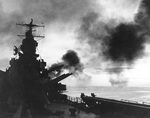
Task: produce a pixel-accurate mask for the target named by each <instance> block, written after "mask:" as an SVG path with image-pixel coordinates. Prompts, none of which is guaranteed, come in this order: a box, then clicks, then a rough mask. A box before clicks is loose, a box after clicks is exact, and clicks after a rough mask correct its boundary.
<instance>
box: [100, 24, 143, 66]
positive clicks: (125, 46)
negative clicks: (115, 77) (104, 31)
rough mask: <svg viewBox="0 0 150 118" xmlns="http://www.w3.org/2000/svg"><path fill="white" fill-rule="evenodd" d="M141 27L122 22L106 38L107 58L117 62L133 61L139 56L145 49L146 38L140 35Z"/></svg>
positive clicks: (105, 51) (105, 54) (105, 53)
mask: <svg viewBox="0 0 150 118" xmlns="http://www.w3.org/2000/svg"><path fill="white" fill-rule="evenodd" d="M139 30H140V27H139V26H138V25H135V24H132V23H129V24H125V23H121V24H119V25H118V26H117V27H115V28H114V29H113V30H111V32H110V34H109V35H110V36H108V37H107V38H105V40H104V42H105V45H103V46H105V47H106V48H105V49H106V50H104V56H105V57H106V59H108V60H110V61H113V62H115V63H132V62H134V61H135V60H136V59H137V58H139V57H140V56H141V55H142V54H143V51H144V43H145V39H144V37H143V36H139V35H138V32H139Z"/></svg>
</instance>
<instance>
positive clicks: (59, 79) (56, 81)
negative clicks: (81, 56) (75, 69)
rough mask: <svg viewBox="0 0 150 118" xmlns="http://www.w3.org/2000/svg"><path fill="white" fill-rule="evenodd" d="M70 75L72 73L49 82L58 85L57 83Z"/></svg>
mask: <svg viewBox="0 0 150 118" xmlns="http://www.w3.org/2000/svg"><path fill="white" fill-rule="evenodd" d="M70 75H72V73H67V74H63V75H60V76H59V77H57V78H55V79H53V80H52V81H51V82H53V83H58V82H59V81H61V80H63V79H65V78H67V77H69V76H70Z"/></svg>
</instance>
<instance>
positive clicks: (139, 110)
mask: <svg viewBox="0 0 150 118" xmlns="http://www.w3.org/2000/svg"><path fill="white" fill-rule="evenodd" d="M82 100H83V102H84V103H85V104H86V106H87V107H88V108H89V109H90V110H91V111H93V112H95V113H96V114H103V115H106V114H120V115H124V116H127V117H128V118H130V117H131V118H132V117H134V118H150V105H145V104H139V103H132V102H125V101H119V100H113V99H105V98H99V97H89V96H82Z"/></svg>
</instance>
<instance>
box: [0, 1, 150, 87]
mask: <svg viewBox="0 0 150 118" xmlns="http://www.w3.org/2000/svg"><path fill="white" fill-rule="evenodd" d="M139 4H140V0H95V1H94V0H93V1H92V0H0V36H1V39H0V45H1V46H0V52H1V56H0V69H2V70H5V68H6V67H8V66H9V60H10V58H12V57H13V51H12V49H13V46H14V45H17V46H19V45H20V44H21V41H22V39H21V38H19V37H17V35H18V34H19V33H22V32H20V27H16V23H19V22H27V23H29V22H30V19H31V18H33V19H34V22H35V23H38V24H40V23H44V24H45V28H44V29H42V30H40V33H41V34H44V35H45V39H41V40H39V41H38V43H39V46H38V50H37V53H39V54H40V56H41V57H42V58H43V59H44V60H45V61H46V62H47V65H48V66H50V65H51V64H53V63H56V62H60V61H61V57H62V55H63V54H65V53H66V51H67V50H69V49H72V50H75V51H76V52H77V53H78V55H79V57H80V59H81V61H82V63H83V64H84V67H85V69H84V72H85V73H86V74H88V75H89V76H91V77H92V78H91V79H87V78H84V79H83V80H82V79H80V80H77V79H76V78H74V77H72V78H68V79H66V80H65V81H64V82H65V83H67V84H68V85H97V86H99V85H100V86H105V85H106V86H110V85H111V84H110V82H109V81H110V78H112V79H114V80H115V79H116V78H117V79H118V75H116V74H114V73H111V74H110V73H108V72H107V71H106V70H107V69H108V70H109V69H110V68H111V67H112V66H111V64H110V63H109V64H108V63H106V62H105V61H104V60H102V58H101V57H100V56H99V55H98V53H97V52H98V51H97V50H95V48H94V47H93V46H91V45H90V44H89V43H88V40H82V38H81V37H80V33H79V29H80V27H81V25H82V22H83V18H84V17H86V16H88V14H90V13H95V14H96V15H98V18H97V19H96V20H98V23H97V22H96V23H95V24H96V25H95V27H96V26H97V25H99V27H98V28H99V29H100V32H99V34H102V35H103V33H104V30H103V28H104V26H103V24H109V26H110V27H115V26H116V25H118V24H120V23H121V22H125V23H128V22H134V18H135V14H136V13H137V12H138V9H139ZM93 17H95V16H93ZM93 17H92V18H93ZM93 26H94V25H93ZM81 40H82V41H81ZM149 51H150V47H149V45H148V44H146V45H145V50H144V52H145V53H144V55H143V56H141V57H140V58H138V59H136V60H135V61H134V63H133V64H132V66H128V68H130V69H124V70H123V72H122V73H121V74H119V78H120V79H122V78H123V80H126V81H128V86H150V74H149V70H150V67H149V65H150V55H149V54H150V53H149ZM108 65H109V66H108ZM125 65H126V64H125ZM125 68H126V67H125ZM85 81H87V83H86V84H85Z"/></svg>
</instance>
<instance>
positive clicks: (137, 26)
mask: <svg viewBox="0 0 150 118" xmlns="http://www.w3.org/2000/svg"><path fill="white" fill-rule="evenodd" d="M149 6H150V2H149V1H148V0H143V1H142V2H141V4H140V6H139V9H138V13H137V14H136V15H135V20H134V21H131V22H126V21H122V22H120V21H119V22H117V21H114V19H111V20H107V21H104V20H103V19H102V18H101V15H100V14H98V13H96V12H90V13H88V14H87V15H86V16H84V17H83V18H82V21H81V26H80V28H79V30H78V31H79V33H78V34H79V39H81V43H83V42H85V40H86V42H88V44H89V45H90V46H91V47H92V51H93V52H95V53H96V52H97V54H98V55H99V60H100V61H102V62H104V60H105V62H106V65H110V64H111V65H112V66H111V70H113V69H114V71H111V72H110V71H108V73H109V74H111V75H112V74H116V78H117V79H116V78H115V79H114V78H111V79H110V83H111V84H112V85H113V83H115V84H118V85H120V84H124V85H126V84H127V82H128V81H127V79H125V80H124V79H121V78H124V77H121V76H120V75H123V74H122V73H123V70H124V66H127V68H130V67H132V65H134V63H135V62H136V60H137V59H139V58H142V57H143V56H144V48H145V45H146V43H147V40H146V36H147V35H148V32H149V25H148V23H149V21H150V19H149V18H150V17H149V16H150V7H149ZM143 9H144V11H143ZM112 24H113V25H112ZM108 68H109V67H108ZM108 68H107V67H106V70H108ZM118 68H119V69H120V71H115V70H116V69H118ZM117 75H118V76H117ZM118 78H119V79H118Z"/></svg>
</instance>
